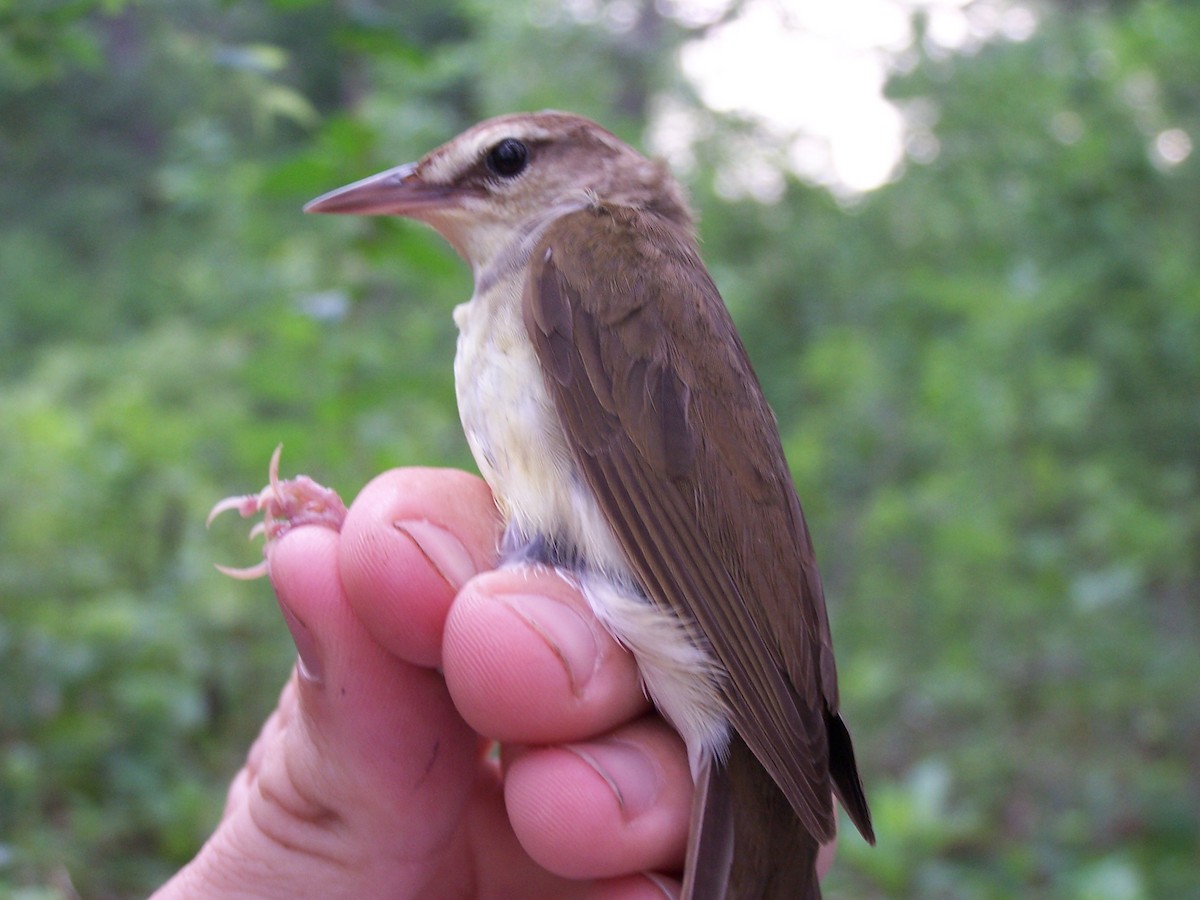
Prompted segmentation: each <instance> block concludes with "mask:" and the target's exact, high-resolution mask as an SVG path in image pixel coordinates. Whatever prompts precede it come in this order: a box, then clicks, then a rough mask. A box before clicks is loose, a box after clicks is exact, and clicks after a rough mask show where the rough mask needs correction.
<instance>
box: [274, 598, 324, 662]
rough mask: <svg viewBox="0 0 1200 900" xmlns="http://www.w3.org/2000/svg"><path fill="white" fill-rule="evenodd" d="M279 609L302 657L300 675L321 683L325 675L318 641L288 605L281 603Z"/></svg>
mask: <svg viewBox="0 0 1200 900" xmlns="http://www.w3.org/2000/svg"><path fill="white" fill-rule="evenodd" d="M279 609H280V610H281V611H282V612H283V621H284V622H286V623H287V627H288V631H290V632H291V633H292V642H293V643H294V644H295V645H296V654H297V655H298V656H299V657H300V662H299V663H298V666H299V669H300V675H301V676H302V677H303V678H306V679H308V680H309V681H314V682H319V681H320V680H321V678H322V677H323V675H324V670H323V669H322V668H321V657H320V655H319V654H318V653H317V641H316V638H314V637H313V633H312V632H311V631H309V630H308V626H307V625H305V624H304V623H303V622H302V621H301V620H300V618H299V617H298V616H297V615H296V614H295V613H294V612H292V611H291V609H290V608H289V607H288V605H287V604H286V603H284V602H283V601H282V600H280V601H279Z"/></svg>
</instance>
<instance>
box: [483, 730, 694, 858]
mask: <svg viewBox="0 0 1200 900" xmlns="http://www.w3.org/2000/svg"><path fill="white" fill-rule="evenodd" d="M506 763H507V764H506V770H505V793H504V796H505V802H506V804H507V807H508V814H509V819H510V820H511V821H512V825H513V830H514V831H515V833H516V835H517V837H518V838H519V839H520V841H521V845H522V846H523V847H524V848H525V849H526V851H527V852H528V853H529V855H530V856H531V857H532V858H533V859H534V860H535V861H537V862H538V863H540V864H541V865H543V866H545V867H546V868H547V869H549V870H550V871H551V872H555V873H557V874H559V875H563V876H566V877H568V878H602V877H612V876H617V875H626V874H630V873H634V872H642V871H652V870H663V871H674V870H678V869H679V868H681V867H682V865H683V856H684V851H685V848H686V844H687V830H688V821H689V809H690V804H691V796H692V779H691V775H690V772H689V770H688V763H687V753H686V751H685V750H684V746H683V742H682V741H681V740H680V739H679V736H678V735H677V734H676V733H675V732H674V731H672V730H671V729H670V728H669V727H668V726H667V724H666V723H665V722H664V721H663V720H662V719H660V718H658V717H657V716H646V717H644V718H642V719H639V720H638V721H636V722H633V723H631V724H629V725H625V726H623V727H622V728H618V729H617V730H615V731H613V732H611V733H610V734H608V735H606V736H604V737H601V738H597V739H595V740H591V741H584V742H579V743H573V744H565V745H562V746H559V747H543V748H536V749H528V748H527V749H523V750H520V751H519V752H517V753H516V754H514V755H513V757H512V758H508V759H506Z"/></svg>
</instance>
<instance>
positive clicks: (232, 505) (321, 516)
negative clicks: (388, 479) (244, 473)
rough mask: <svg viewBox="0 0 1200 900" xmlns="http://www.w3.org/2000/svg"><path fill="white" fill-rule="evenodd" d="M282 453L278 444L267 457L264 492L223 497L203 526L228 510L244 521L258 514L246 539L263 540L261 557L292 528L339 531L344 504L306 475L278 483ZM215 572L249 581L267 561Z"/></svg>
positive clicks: (264, 570)
mask: <svg viewBox="0 0 1200 900" xmlns="http://www.w3.org/2000/svg"><path fill="white" fill-rule="evenodd" d="M282 451H283V444H280V445H279V446H278V447H276V448H275V452H274V453H272V454H271V465H270V468H269V470H268V478H269V480H268V482H267V486H266V487H265V488H263V489H262V490H261V491H259V492H258V493H257V494H246V495H244V496H240V497H226V498H225V499H224V500H221V501H220V502H218V503H217V505H216V506H214V507H213V508H212V511H211V512H209V514H208V519H207V521H206V522H205V524H206V525H211V524H212V522H213V519H215V518H216V517H217V516H219V515H220V514H221V513H223V512H225V511H226V510H229V509H236V510H237V511H238V512H239V513H240V514H241V516H242V518H244V519H248V518H250V517H251V516H256V515H258V514H259V513H260V512H261V513H262V514H263V519H262V521H261V522H259V523H258V524H257V525H255V526H254V527H253V528H251V529H250V539H251V540H254V538H256V537H258V536H259V535H265V536H266V543H264V544H263V555H264V556H265V555H266V552H267V547H269V546H270V544H271V541H274V540H276V539H278V538H280V537H282V536H283V535H284V534H285V533H286V532H287V531H289V530H290V529H292V528H295V527H297V526H299V525H322V526H324V527H325V528H332V529H333V530H334V531H340V530H341V528H342V522H343V521H344V520H345V518H346V504H344V503H343V502H342V498H341V497H339V496H338V495H337V493H336V492H335V491H332V490H330V489H329V488H327V487H324V486H322V485H319V484H317V483H316V482H315V481H313V480H312V479H311V478H309V477H308V476H307V475H297V476H296V477H295V478H289V479H288V480H287V481H280V480H279V455H280V453H281V452H282ZM217 570H218V571H220V572H222V573H224V574H226V575H229V576H230V577H232V578H242V579H249V578H261V577H262V576H263V575H266V574H267V571H268V567H267V560H266V559H264V560H263V561H262V562H261V563H259V564H258V565H256V566H250V567H249V568H245V569H233V568H230V567H229V566H222V565H218V566H217Z"/></svg>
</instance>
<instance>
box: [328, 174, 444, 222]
mask: <svg viewBox="0 0 1200 900" xmlns="http://www.w3.org/2000/svg"><path fill="white" fill-rule="evenodd" d="M454 193H455V192H454V189H453V188H451V187H449V186H446V185H433V184H429V183H428V182H427V181H425V180H424V179H422V178H421V176H420V175H419V174H418V172H417V163H406V164H405V165H403V166H396V167H395V168H394V169H388V170H387V171H386V172H380V173H379V174H378V175H371V176H370V177H368V178H364V179H362V180H361V181H356V182H354V183H353V184H348V185H346V186H345V187H340V188H338V189H337V190H333V191H330V192H329V193H328V194H322V195H321V196H320V197H318V198H317V199H316V200H311V201H309V202H308V203H306V204H305V206H304V211H305V212H307V213H345V214H348V215H356V216H413V217H415V218H420V215H421V212H422V211H423V210H427V209H434V208H439V207H444V206H446V205H447V201H449V200H451V198H452V197H453V195H454Z"/></svg>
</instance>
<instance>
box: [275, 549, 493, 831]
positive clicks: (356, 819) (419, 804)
mask: <svg viewBox="0 0 1200 900" xmlns="http://www.w3.org/2000/svg"><path fill="white" fill-rule="evenodd" d="M338 542H339V536H338V535H337V534H336V533H334V532H332V531H330V530H329V529H326V528H315V527H308V528H304V527H302V528H297V529H294V530H293V531H290V532H288V533H287V534H285V535H284V536H283V537H282V538H280V539H279V540H278V541H276V542H275V543H274V544H273V545H272V546H271V550H270V553H271V560H270V561H271V567H270V570H271V580H272V584H273V585H274V586H275V590H276V594H277V596H278V598H279V602H280V605H281V607H283V609H284V610H285V618H286V619H287V620H288V622H289V627H291V628H292V630H293V633H295V632H296V630H297V629H300V630H301V631H302V632H303V633H304V635H305V637H304V638H303V639H302V640H298V644H300V643H307V645H308V646H309V647H310V652H309V654H308V658H307V659H305V660H304V665H303V666H302V667H298V673H297V675H296V676H295V682H296V691H297V700H298V707H299V708H298V714H297V715H295V717H294V722H293V725H294V726H295V727H289V728H287V729H286V730H285V732H284V734H285V737H286V739H287V741H289V742H290V743H289V744H288V745H287V746H286V747H284V748H283V749H282V750H281V751H280V752H277V753H275V754H274V755H273V756H272V757H271V759H273V761H274V762H273V765H272V766H268V765H267V764H266V762H264V764H263V767H262V770H261V771H260V773H259V779H260V781H261V782H263V783H268V782H269V786H270V789H271V792H272V794H273V795H274V796H282V797H289V798H291V801H290V802H291V803H293V804H294V805H293V806H291V807H289V806H288V803H286V802H285V803H283V804H282V805H283V806H284V807H285V808H293V809H298V810H300V811H301V813H302V814H301V815H299V816H297V818H299V819H302V820H308V821H320V820H322V819H325V820H329V819H332V820H333V821H340V822H342V823H355V824H356V825H357V827H358V828H359V829H360V835H359V836H360V837H362V835H363V834H365V835H368V839H370V840H375V841H378V842H381V843H387V844H389V845H390V846H397V844H396V843H395V842H396V841H399V842H401V844H402V845H404V846H406V847H407V848H408V850H411V851H419V850H420V848H421V847H424V846H427V845H433V844H436V842H437V841H438V840H444V839H445V836H446V834H448V833H449V832H450V830H451V829H452V828H454V827H455V823H456V820H457V817H458V814H459V812H460V810H461V808H462V805H463V804H464V803H465V802H466V798H467V796H468V795H469V792H470V786H471V782H472V780H473V777H474V772H475V768H476V763H477V758H478V736H477V735H475V734H474V732H472V731H471V730H470V729H469V728H468V727H467V726H466V724H465V723H464V722H463V721H462V720H461V718H460V717H459V716H458V715H457V713H456V711H455V709H454V706H453V703H452V702H451V700H450V697H449V694H448V693H447V691H446V689H445V684H444V682H443V681H442V679H441V678H440V677H438V675H437V673H436V672H433V671H431V670H429V669H427V668H423V667H418V666H413V665H411V664H409V663H407V662H404V661H403V660H400V659H397V658H396V657H395V656H393V655H391V654H390V653H388V652H387V650H386V649H385V648H383V647H381V646H380V645H379V644H378V643H377V642H376V641H375V640H374V639H373V637H372V635H371V634H370V633H369V632H368V631H367V629H366V628H365V627H364V626H363V624H362V622H360V621H359V619H358V617H357V616H356V615H355V611H354V610H353V609H352V608H351V606H350V604H349V602H348V600H347V598H346V595H345V593H344V592H343V591H342V587H341V580H340V577H339V569H338ZM271 779H274V781H271ZM397 808H402V809H406V810H409V811H411V812H412V813H413V815H412V817H411V819H410V821H411V822H412V828H411V833H406V834H400V835H398V834H395V833H394V832H393V833H391V834H384V833H383V831H384V829H381V828H380V829H372V827H371V823H372V822H373V821H376V820H378V821H387V820H390V819H391V818H393V817H394V810H395V809H397ZM330 814H332V815H330ZM375 831H378V832H380V833H379V834H377V835H374V832H375ZM372 835H373V836H372Z"/></svg>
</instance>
